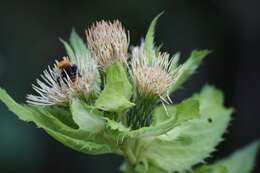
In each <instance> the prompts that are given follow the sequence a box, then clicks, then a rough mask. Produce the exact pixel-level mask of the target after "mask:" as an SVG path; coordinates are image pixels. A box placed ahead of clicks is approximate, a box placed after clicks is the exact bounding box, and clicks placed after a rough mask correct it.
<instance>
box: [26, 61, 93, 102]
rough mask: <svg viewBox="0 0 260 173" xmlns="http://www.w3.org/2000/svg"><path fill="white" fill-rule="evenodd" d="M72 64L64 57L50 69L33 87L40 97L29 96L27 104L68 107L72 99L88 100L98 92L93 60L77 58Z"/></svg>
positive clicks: (44, 72)
mask: <svg viewBox="0 0 260 173" xmlns="http://www.w3.org/2000/svg"><path fill="white" fill-rule="evenodd" d="M74 61H75V62H72V61H71V60H70V59H69V58H67V57H63V59H62V60H61V61H56V63H55V64H54V67H52V68H51V67H50V66H49V67H48V69H46V70H44V71H43V74H42V75H41V78H42V80H39V79H37V80H36V83H37V84H38V86H37V85H34V84H33V85H32V86H33V89H34V91H36V92H37V93H38V95H32V94H30V95H28V96H27V103H29V104H33V105H42V106H45V105H66V104H67V103H68V102H69V101H70V99H71V97H73V96H83V97H85V98H87V97H88V96H89V95H90V94H91V92H92V91H93V90H98V88H97V86H96V83H95V79H96V75H97V73H96V72H97V70H96V65H95V63H94V61H93V60H91V59H82V58H76V59H75V60H74Z"/></svg>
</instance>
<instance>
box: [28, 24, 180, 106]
mask: <svg viewBox="0 0 260 173" xmlns="http://www.w3.org/2000/svg"><path fill="white" fill-rule="evenodd" d="M86 38H87V48H86V50H89V51H85V52H81V53H79V55H77V54H76V53H75V57H74V58H72V57H65V58H63V59H62V60H60V61H56V63H55V64H54V67H53V68H51V67H48V69H47V70H45V71H44V72H43V74H42V75H41V78H42V81H41V80H39V79H37V84H38V86H36V85H33V89H34V90H35V91H36V92H37V93H38V95H28V96H27V102H28V103H30V104H34V105H44V106H45V105H66V104H67V103H68V102H69V101H70V98H71V97H73V96H81V97H85V98H88V97H89V96H90V95H91V94H93V92H95V93H98V92H99V83H98V79H97V78H98V77H99V74H98V73H99V70H101V71H105V70H106V68H107V67H109V65H111V64H113V63H114V62H117V61H118V62H121V63H123V64H125V65H126V67H129V68H130V69H129V73H130V76H131V77H132V80H133V83H134V85H135V88H136V92H137V93H138V94H141V95H143V96H158V97H160V98H162V99H163V98H164V96H167V91H168V89H169V87H170V86H171V85H172V84H173V82H174V74H172V71H171V69H172V66H174V65H175V64H176V62H175V58H171V57H170V56H169V54H168V53H166V52H163V53H162V52H160V51H159V50H158V51H155V52H156V53H155V54H154V56H153V57H149V54H148V53H147V52H146V49H145V48H144V43H143V42H142V43H141V45H140V46H137V47H133V48H132V50H131V53H130V54H129V53H128V49H129V34H128V33H127V31H126V30H125V28H124V27H123V26H122V24H121V23H120V22H119V21H118V20H115V21H112V22H111V21H108V22H106V21H101V22H96V23H95V24H93V25H92V27H90V28H89V29H87V30H86ZM84 53H85V54H84ZM128 62H130V63H129V64H128Z"/></svg>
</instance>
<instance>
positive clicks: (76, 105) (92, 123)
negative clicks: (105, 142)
mask: <svg viewBox="0 0 260 173" xmlns="http://www.w3.org/2000/svg"><path fill="white" fill-rule="evenodd" d="M70 110H71V113H72V118H73V120H74V121H75V123H77V124H78V126H79V127H80V128H81V129H82V130H86V131H87V132H90V133H98V132H100V131H101V130H102V129H103V128H104V126H105V123H104V119H103V118H102V114H101V113H100V112H98V111H97V110H94V109H93V108H91V107H87V106H84V105H83V103H81V101H80V100H79V98H73V99H72V102H71V104H70Z"/></svg>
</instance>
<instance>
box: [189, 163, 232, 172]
mask: <svg viewBox="0 0 260 173" xmlns="http://www.w3.org/2000/svg"><path fill="white" fill-rule="evenodd" d="M193 173H229V172H228V171H227V168H226V167H225V166H222V165H203V166H201V167H199V168H197V169H196V170H194V171H193Z"/></svg>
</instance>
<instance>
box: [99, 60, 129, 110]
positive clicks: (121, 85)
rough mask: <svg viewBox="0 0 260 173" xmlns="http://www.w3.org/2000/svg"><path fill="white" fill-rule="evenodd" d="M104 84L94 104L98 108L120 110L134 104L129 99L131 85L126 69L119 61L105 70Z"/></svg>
mask: <svg viewBox="0 0 260 173" xmlns="http://www.w3.org/2000/svg"><path fill="white" fill-rule="evenodd" d="M106 78H107V79H106V84H105V88H104V90H103V91H102V92H101V94H100V96H99V98H98V99H97V100H96V103H95V106H96V107H97V108H98V109H101V110H104V111H111V112H120V111H123V110H125V109H127V108H130V107H132V106H134V104H133V103H131V102H130V101H129V99H130V97H131V95H132V86H131V84H130V82H129V80H128V77H127V74H126V71H125V69H124V67H123V65H122V64H121V63H118V62H117V63H114V64H112V65H110V66H109V67H108V69H107V71H106Z"/></svg>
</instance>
